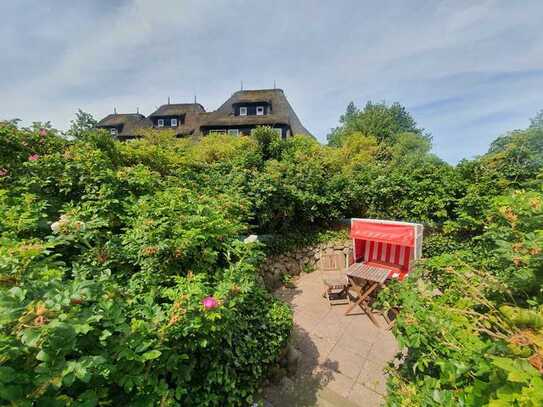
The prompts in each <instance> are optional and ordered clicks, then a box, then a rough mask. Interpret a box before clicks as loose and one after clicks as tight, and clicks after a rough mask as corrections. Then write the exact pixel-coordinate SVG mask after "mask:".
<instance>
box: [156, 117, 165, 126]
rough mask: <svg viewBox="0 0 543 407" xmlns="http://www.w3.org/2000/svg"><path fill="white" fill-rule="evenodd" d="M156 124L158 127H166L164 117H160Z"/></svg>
mask: <svg viewBox="0 0 543 407" xmlns="http://www.w3.org/2000/svg"><path fill="white" fill-rule="evenodd" d="M156 126H157V127H164V119H158V120H157V121H156Z"/></svg>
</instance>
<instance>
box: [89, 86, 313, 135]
mask: <svg viewBox="0 0 543 407" xmlns="http://www.w3.org/2000/svg"><path fill="white" fill-rule="evenodd" d="M112 116H113V117H112ZM115 116H123V117H119V118H117V121H118V122H123V125H124V126H127V124H128V123H130V124H128V126H127V128H128V129H131V130H132V134H128V133H127V131H123V130H122V129H121V130H119V133H118V137H119V139H127V138H133V137H137V136H138V134H137V129H136V128H135V127H134V125H137V122H136V121H135V119H134V118H133V117H132V116H134V115H109V116H107V117H106V118H105V119H103V120H101V121H100V122H99V123H98V126H97V127H100V128H110V129H111V125H110V124H109V123H110V122H114V121H115ZM129 116H130V117H129ZM139 116H141V117H140V118H139V119H138V120H139V123H141V124H142V127H143V128H148V127H153V128H156V129H170V130H174V131H175V132H176V134H177V136H179V137H182V136H188V135H195V136H200V135H206V134H209V133H211V132H221V133H229V134H234V135H240V134H250V132H251V131H252V130H253V129H254V128H256V127H258V126H270V127H272V128H274V129H276V131H277V133H278V134H279V135H280V136H281V137H282V138H287V137H289V136H291V135H294V134H306V135H309V134H310V133H309V132H308V131H307V129H306V128H305V127H304V126H303V125H302V123H301V122H300V119H299V118H298V116H297V115H296V113H295V112H294V109H293V108H292V106H291V105H290V103H289V102H288V100H287V98H286V96H285V94H284V92H283V90H281V89H259V90H240V91H238V92H235V93H234V94H233V95H232V96H231V97H230V98H229V99H228V100H227V101H226V102H224V103H223V104H222V106H221V107H219V108H218V109H217V110H215V111H213V112H206V111H205V109H204V107H203V106H202V105H201V104H199V103H176V104H170V103H168V104H166V105H162V106H160V107H159V108H158V109H157V110H156V111H155V112H153V113H152V114H151V115H149V117H148V118H144V117H143V116H142V115H139ZM125 121H126V123H125ZM112 134H113V132H112Z"/></svg>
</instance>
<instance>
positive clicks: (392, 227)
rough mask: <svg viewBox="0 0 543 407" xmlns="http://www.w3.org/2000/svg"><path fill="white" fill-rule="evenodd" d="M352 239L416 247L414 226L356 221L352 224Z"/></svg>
mask: <svg viewBox="0 0 543 407" xmlns="http://www.w3.org/2000/svg"><path fill="white" fill-rule="evenodd" d="M351 237H352V238H353V239H362V240H371V241H374V242H380V243H388V244H393V245H398V246H407V247H414V246H415V228H414V227H413V225H405V224H398V223H376V222H371V221H368V220H363V219H356V220H353V222H352V224H351Z"/></svg>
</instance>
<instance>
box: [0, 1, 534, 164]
mask: <svg viewBox="0 0 543 407" xmlns="http://www.w3.org/2000/svg"><path fill="white" fill-rule="evenodd" d="M0 15H2V16H3V19H2V20H3V21H2V24H1V25H0V49H1V52H0V67H1V68H0V69H1V72H2V75H0V119H13V118H19V119H21V120H22V124H23V125H26V124H29V123H30V122H32V121H47V120H49V121H51V122H52V124H53V126H54V127H56V128H59V129H66V128H67V127H68V126H69V122H70V120H72V119H73V118H74V117H75V112H76V111H77V109H82V110H84V111H87V112H90V113H92V114H93V115H94V116H95V117H96V118H98V119H100V118H102V117H104V116H105V115H107V114H109V113H112V112H113V109H114V107H115V108H116V109H117V111H118V112H120V113H121V112H122V113H131V112H135V111H136V109H139V111H140V112H142V113H143V114H150V113H152V112H153V111H154V110H155V109H156V107H158V106H159V105H161V104H164V103H166V102H167V99H168V97H171V101H172V103H182V102H191V101H193V100H194V96H195V95H196V97H197V100H198V102H200V103H202V104H203V105H204V106H205V107H206V109H207V110H208V111H210V110H214V109H216V108H217V107H219V105H220V104H221V103H222V102H224V101H225V100H226V99H227V98H228V97H229V96H230V95H231V94H232V93H233V92H235V91H237V90H239V89H240V86H241V85H240V83H241V81H243V85H244V88H245V89H260V88H272V87H273V86H274V81H275V83H276V85H277V87H279V88H282V89H284V91H285V93H286V95H287V98H288V99H289V101H290V103H291V104H292V105H293V107H294V110H295V111H296V112H297V114H298V116H299V117H300V119H301V120H302V123H303V124H304V125H305V127H306V128H307V129H308V130H309V131H310V132H311V133H312V134H314V135H315V136H316V137H317V138H318V139H319V140H320V141H322V142H325V141H326V134H327V133H328V132H329V131H330V129H331V128H333V127H335V126H337V125H338V119H339V116H340V115H341V114H342V113H343V112H344V111H345V108H346V106H347V104H348V103H349V102H350V101H353V102H354V103H355V104H356V105H357V106H364V105H365V104H366V103H367V102H368V101H370V100H371V101H375V102H380V101H385V102H387V103H392V102H399V103H401V104H402V105H404V106H405V107H406V108H407V110H408V111H409V112H411V114H412V115H413V117H414V118H415V120H416V121H417V124H418V126H420V127H423V128H425V129H427V130H428V131H429V132H431V134H432V136H433V143H434V147H433V151H434V152H435V153H436V154H437V155H438V156H440V157H441V158H443V159H445V160H447V161H449V162H451V163H456V162H458V161H459V160H460V159H462V158H471V157H474V156H475V155H478V154H483V153H484V152H486V150H487V149H488V146H489V144H490V142H491V141H492V140H494V139H495V138H496V137H498V136H499V135H501V134H503V133H505V132H507V131H509V130H513V129H520V128H525V127H527V126H528V125H529V119H530V117H533V116H535V114H536V113H537V112H538V111H540V110H541V109H543V25H542V24H541V22H542V21H543V1H541V0H533V1H529V0H523V1H507V0H503V1H498V0H488V1H475V0H471V1H461V0H455V1H437V0H410V1H383V0H379V1H377V0H373V1H362V0H355V1H347V0H345V1H343V0H335V1H329V0H328V1H318V0H307V1H304V0H287V1H283V0H273V1H255V0H251V1H239V0H227V1H226V0H225V1H222V0H213V1H211V0H209V1H205V0H199V1H185V0H153V1H151V0H146V1H144V0H124V1H115V0H95V1H86V2H83V1H73V0H69V1H65V0H56V1H52V0H51V1H37V0H34V1H30V0H18V1H2V2H1V3H0Z"/></svg>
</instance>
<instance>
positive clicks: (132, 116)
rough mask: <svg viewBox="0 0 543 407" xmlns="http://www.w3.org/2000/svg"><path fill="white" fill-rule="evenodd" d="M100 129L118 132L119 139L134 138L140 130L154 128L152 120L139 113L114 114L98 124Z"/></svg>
mask: <svg viewBox="0 0 543 407" xmlns="http://www.w3.org/2000/svg"><path fill="white" fill-rule="evenodd" d="M96 127H98V128H112V127H115V128H116V129H117V130H118V133H117V135H118V136H119V137H121V138H122V137H134V136H137V135H138V133H139V131H138V130H139V129H144V128H150V127H153V123H152V122H151V120H149V119H147V118H146V117H145V116H144V115H142V114H139V113H120V114H118V113H113V114H110V115H108V116H106V117H104V118H103V119H102V120H100V121H99V122H98V124H97V125H96Z"/></svg>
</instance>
